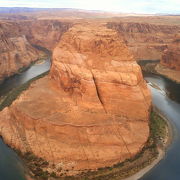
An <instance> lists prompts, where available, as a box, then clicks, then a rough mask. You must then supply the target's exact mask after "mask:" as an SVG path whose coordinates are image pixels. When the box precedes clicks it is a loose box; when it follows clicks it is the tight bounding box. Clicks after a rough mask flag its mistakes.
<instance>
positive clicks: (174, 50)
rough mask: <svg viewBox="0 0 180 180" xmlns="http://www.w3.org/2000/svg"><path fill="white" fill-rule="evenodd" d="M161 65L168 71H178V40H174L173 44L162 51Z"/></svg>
mask: <svg viewBox="0 0 180 180" xmlns="http://www.w3.org/2000/svg"><path fill="white" fill-rule="evenodd" d="M161 64H162V65H164V66H166V67H168V68H170V69H174V70H180V38H179V39H176V40H174V42H173V43H171V44H170V45H169V46H168V48H167V49H165V50H164V54H163V56H162V59H161Z"/></svg>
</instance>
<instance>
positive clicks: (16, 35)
mask: <svg viewBox="0 0 180 180" xmlns="http://www.w3.org/2000/svg"><path fill="white" fill-rule="evenodd" d="M41 55H42V53H41V52H39V51H38V50H36V49H35V48H34V47H32V46H31V44H30V43H29V42H28V40H27V39H26V37H25V36H24V35H22V34H21V33H20V28H19V26H18V25H17V24H16V23H11V22H0V81H2V80H3V79H4V78H5V77H7V76H10V75H12V74H14V73H16V72H17V71H18V70H19V69H20V68H22V67H24V66H28V65H29V64H30V63H31V62H32V61H35V60H36V59H38V57H39V56H41Z"/></svg>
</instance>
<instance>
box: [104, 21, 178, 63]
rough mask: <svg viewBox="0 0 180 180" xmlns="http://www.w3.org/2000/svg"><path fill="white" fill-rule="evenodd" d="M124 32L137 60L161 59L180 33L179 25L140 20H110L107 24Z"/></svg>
mask: <svg viewBox="0 0 180 180" xmlns="http://www.w3.org/2000/svg"><path fill="white" fill-rule="evenodd" d="M107 26H108V27H109V28H113V29H115V30H116V31H118V32H119V33H120V34H122V35H123V36H124V38H125V40H126V44H127V46H128V47H129V49H130V50H131V52H132V53H133V54H134V56H135V59H136V60H160V59H161V56H162V54H163V51H164V50H165V49H166V48H167V45H168V44H170V43H171V42H172V41H174V40H175V38H176V35H177V34H179V33H180V26H178V25H158V24H150V23H148V22H147V23H142V22H141V23H138V22H110V23H108V25H107Z"/></svg>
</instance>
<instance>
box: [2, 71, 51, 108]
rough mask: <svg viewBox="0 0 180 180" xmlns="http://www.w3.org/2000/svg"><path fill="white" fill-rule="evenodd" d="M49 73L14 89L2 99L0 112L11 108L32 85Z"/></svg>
mask: <svg viewBox="0 0 180 180" xmlns="http://www.w3.org/2000/svg"><path fill="white" fill-rule="evenodd" d="M48 73H49V71H47V72H45V73H43V74H40V75H39V76H36V77H34V78H32V79H31V80H29V81H28V82H26V83H24V84H22V85H20V86H19V87H16V88H14V89H12V90H11V91H9V92H8V93H7V94H6V95H5V96H4V97H1V99H0V111H1V110H3V109H4V108H5V107H7V106H10V105H11V104H12V102H13V101H14V100H15V99H16V98H17V97H18V96H19V95H20V94H21V93H22V92H23V91H24V90H26V89H28V87H29V86H30V84H31V83H32V82H33V81H35V80H37V79H40V78H42V77H44V76H45V75H47V74H48Z"/></svg>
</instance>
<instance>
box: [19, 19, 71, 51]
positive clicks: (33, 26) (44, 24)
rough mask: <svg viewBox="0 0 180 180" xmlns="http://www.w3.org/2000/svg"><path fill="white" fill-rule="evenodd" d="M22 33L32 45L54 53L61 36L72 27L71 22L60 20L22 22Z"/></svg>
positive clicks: (20, 23)
mask: <svg viewBox="0 0 180 180" xmlns="http://www.w3.org/2000/svg"><path fill="white" fill-rule="evenodd" d="M18 23H19V25H20V26H21V31H22V33H23V34H25V35H26V37H27V39H28V41H29V42H30V43H31V44H34V45H38V46H41V47H45V48H47V49H48V50H50V51H52V50H53V48H54V47H55V46H56V45H57V43H58V42H59V40H60V38H61V36H62V35H63V33H64V32H66V31H67V30H68V29H69V28H70V27H71V26H72V23H71V22H63V21H59V20H52V19H51V20H32V21H20V22H18Z"/></svg>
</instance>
